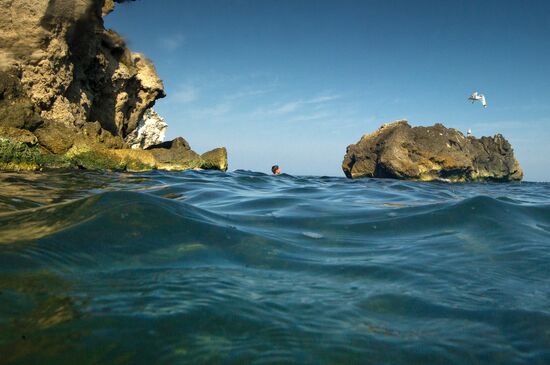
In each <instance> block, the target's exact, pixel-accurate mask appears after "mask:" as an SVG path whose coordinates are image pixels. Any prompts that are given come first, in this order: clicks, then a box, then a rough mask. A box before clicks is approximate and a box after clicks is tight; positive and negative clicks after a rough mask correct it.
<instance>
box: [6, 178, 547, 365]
mask: <svg viewBox="0 0 550 365" xmlns="http://www.w3.org/2000/svg"><path fill="white" fill-rule="evenodd" d="M0 212H1V213H0V363H2V364H79V365H83V364H217V363H219V364H549V363H550V184H547V183H517V184H445V183H421V182H402V181H394V180H377V179H366V180H357V181H349V180H346V179H345V178H329V177H292V176H285V175H283V176H277V177H273V176H267V175H264V174H259V173H252V172H245V171H237V172H233V173H227V174H224V173H217V172H183V173H161V172H153V173H144V174H101V173H86V172H48V173H29V174H8V173H2V174H1V175H0Z"/></svg>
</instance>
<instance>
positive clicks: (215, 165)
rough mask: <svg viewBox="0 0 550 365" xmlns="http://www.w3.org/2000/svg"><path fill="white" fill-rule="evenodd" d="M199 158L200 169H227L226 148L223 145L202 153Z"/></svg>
mask: <svg viewBox="0 0 550 365" xmlns="http://www.w3.org/2000/svg"><path fill="white" fill-rule="evenodd" d="M201 159H202V164H201V168H202V169H205V170H220V171H227V150H226V149H225V147H221V148H216V149H213V150H212V151H208V152H206V153H203V154H202V155H201Z"/></svg>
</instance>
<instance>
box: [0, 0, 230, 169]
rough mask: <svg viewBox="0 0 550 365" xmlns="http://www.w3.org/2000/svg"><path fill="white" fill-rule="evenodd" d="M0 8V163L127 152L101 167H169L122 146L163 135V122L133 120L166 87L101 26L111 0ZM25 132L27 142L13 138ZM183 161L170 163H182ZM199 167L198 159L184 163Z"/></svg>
mask: <svg viewBox="0 0 550 365" xmlns="http://www.w3.org/2000/svg"><path fill="white" fill-rule="evenodd" d="M115 2H123V0H118V1H115ZM0 8H1V9H2V12H3V15H2V17H0V168H18V166H19V168H40V167H52V166H55V167H57V166H58V165H62V166H68V165H78V163H77V162H76V161H77V159H78V155H79V153H86V154H90V153H93V154H94V155H98V156H101V161H100V162H102V163H103V162H106V160H108V159H109V158H112V156H119V155H124V156H125V157H124V158H125V160H124V161H120V160H115V161H113V164H108V165H113V166H116V168H130V166H140V168H143V169H149V168H167V167H170V163H171V162H170V161H165V160H163V161H156V160H155V155H154V154H152V153H151V152H146V150H141V149H136V150H135V152H131V151H134V150H131V151H126V149H128V148H129V147H130V146H136V145H138V146H139V147H141V148H146V147H148V146H149V145H151V144H157V143H158V142H161V140H162V131H160V129H162V128H160V123H157V127H158V128H159V132H158V135H156V134H155V133H156V132H155V133H145V131H142V132H141V133H140V122H141V121H144V120H145V122H144V124H146V121H147V120H148V119H150V118H149V117H150V116H151V115H153V113H154V112H152V111H150V109H151V108H152V107H153V105H154V104H155V101H156V100H157V99H159V98H162V97H164V96H165V92H164V87H163V83H162V81H161V79H160V78H159V77H158V75H157V73H156V71H155V68H154V66H153V64H152V63H151V62H150V61H149V60H148V59H147V58H145V57H144V56H143V55H141V54H139V53H133V52H131V51H130V50H129V49H128V48H127V47H126V44H125V42H124V40H123V39H122V38H121V37H120V36H119V35H118V34H117V33H115V32H113V31H111V30H107V29H105V28H104V25H103V16H104V15H106V14H107V13H109V12H111V11H112V10H113V8H114V2H113V0H17V1H13V0H0ZM146 113H147V114H146ZM29 133H30V134H31V135H32V136H34V137H36V139H34V137H33V138H30V140H32V142H33V143H23V142H21V141H19V140H18V139H17V138H15V139H14V138H13V136H14V135H18V134H21V135H22V136H28V134H29ZM10 136H11V137H10ZM140 138H141V139H140ZM27 139H28V138H27ZM21 143H23V144H24V145H21ZM15 150H17V151H19V152H17V153H15V152H14V151H15ZM23 152H24V153H23ZM29 155H32V156H35V157H36V156H40V158H38V160H39V161H38V160H37V159H35V160H29V161H27V160H25V156H29ZM10 156H11V159H10ZM14 156H17V158H15V157H14ZM197 156H198V155H197ZM88 157H91V156H88ZM14 158H15V159H14ZM21 161H25V163H24V164H23V163H19V162H21ZM48 161H56V162H55V163H54V164H50V163H49V162H48ZM180 161H181V159H177V160H176V161H175V164H174V165H173V166H171V168H178V169H179V168H185V166H187V165H181V164H180ZM89 162H90V163H88V164H86V165H87V166H88V167H91V168H93V163H92V161H91V160H90V161H89ZM102 163H100V164H99V165H101V166H99V167H102V166H103V165H104V164H103V165H102ZM41 164H45V165H41ZM201 164H202V161H200V156H199V157H198V159H197V160H196V161H194V162H193V163H192V164H189V166H194V167H197V166H198V167H200V166H201ZM206 165H207V166H209V167H211V168H217V167H213V166H212V165H211V164H210V163H208V164H206ZM33 166H34V167H33ZM225 166H227V163H225ZM81 167H83V166H81Z"/></svg>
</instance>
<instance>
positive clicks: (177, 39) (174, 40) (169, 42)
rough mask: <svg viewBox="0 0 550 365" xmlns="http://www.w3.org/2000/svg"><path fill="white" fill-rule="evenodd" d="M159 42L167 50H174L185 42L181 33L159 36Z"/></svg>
mask: <svg viewBox="0 0 550 365" xmlns="http://www.w3.org/2000/svg"><path fill="white" fill-rule="evenodd" d="M159 44H160V46H161V47H162V48H164V49H165V50H167V51H175V50H176V49H178V48H180V47H181V46H183V45H184V44H185V36H184V35H183V34H181V33H177V34H173V35H171V36H168V37H164V38H161V39H160V40H159Z"/></svg>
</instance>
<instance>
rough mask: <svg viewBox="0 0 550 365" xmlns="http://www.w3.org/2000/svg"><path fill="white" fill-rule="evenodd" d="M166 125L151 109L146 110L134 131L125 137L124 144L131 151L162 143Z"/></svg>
mask: <svg viewBox="0 0 550 365" xmlns="http://www.w3.org/2000/svg"><path fill="white" fill-rule="evenodd" d="M167 128H168V124H166V122H165V121H164V119H163V118H162V117H161V116H160V115H158V114H157V112H155V111H154V110H153V109H148V110H147V111H146V112H145V114H144V115H143V119H141V121H140V122H139V123H138V126H137V128H136V129H134V130H133V131H132V133H130V134H129V135H128V136H127V137H126V143H127V144H128V146H129V147H130V148H133V149H145V148H147V147H150V146H153V145H155V144H159V143H162V142H163V141H164V136H165V135H166V129H167Z"/></svg>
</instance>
